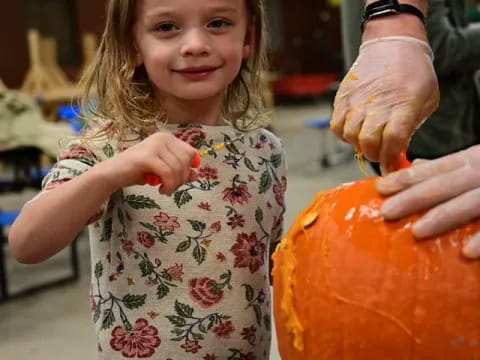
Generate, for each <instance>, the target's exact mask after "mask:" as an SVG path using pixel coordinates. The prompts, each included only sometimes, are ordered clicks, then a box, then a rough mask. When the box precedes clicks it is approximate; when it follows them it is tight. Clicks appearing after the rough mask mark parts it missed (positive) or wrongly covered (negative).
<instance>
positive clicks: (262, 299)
mask: <svg viewBox="0 0 480 360" xmlns="http://www.w3.org/2000/svg"><path fill="white" fill-rule="evenodd" d="M265 297H266V294H265V291H263V289H260V291H259V292H258V296H257V300H258V302H259V303H260V304H263V303H264V302H265Z"/></svg>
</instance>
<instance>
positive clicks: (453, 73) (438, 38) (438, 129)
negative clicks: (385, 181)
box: [409, 0, 480, 158]
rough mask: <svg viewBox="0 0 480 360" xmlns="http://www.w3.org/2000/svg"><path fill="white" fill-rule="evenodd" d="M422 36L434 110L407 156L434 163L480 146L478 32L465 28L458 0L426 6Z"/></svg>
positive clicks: (462, 7) (432, 0)
mask: <svg viewBox="0 0 480 360" xmlns="http://www.w3.org/2000/svg"><path fill="white" fill-rule="evenodd" d="M427 34H428V38H429V41H430V44H431V47H432V50H433V52H434V55H435V60H434V66H435V71H436V73H437V76H438V80H439V84H440V106H439V108H438V110H437V111H436V112H435V113H434V114H433V115H432V116H431V117H430V118H428V120H427V121H426V122H425V123H424V124H423V125H422V126H421V127H420V129H418V131H417V132H416V133H415V135H414V137H413V139H412V142H411V145H410V148H409V154H410V155H413V157H422V158H436V157H439V156H443V155H446V154H449V153H452V152H455V151H457V150H461V149H464V148H466V147H468V146H471V145H473V144H475V143H478V142H479V140H480V136H479V131H478V123H480V112H479V109H480V107H479V98H478V93H477V90H476V87H475V83H474V80H473V77H474V76H473V75H474V73H475V71H476V70H477V69H480V26H479V27H477V26H476V25H474V26H472V25H469V24H468V21H467V17H466V12H465V3H464V0H430V1H429V10H428V16H427Z"/></svg>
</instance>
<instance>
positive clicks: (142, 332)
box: [110, 319, 161, 358]
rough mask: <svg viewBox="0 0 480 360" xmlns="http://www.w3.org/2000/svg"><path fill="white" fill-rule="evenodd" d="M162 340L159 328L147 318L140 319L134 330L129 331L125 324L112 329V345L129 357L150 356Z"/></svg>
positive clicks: (114, 348)
mask: <svg viewBox="0 0 480 360" xmlns="http://www.w3.org/2000/svg"><path fill="white" fill-rule="evenodd" d="M160 343H161V340H160V337H159V336H158V329H157V328H156V327H154V326H152V325H149V324H148V321H147V320H145V319H138V320H137V321H136V322H135V326H134V327H133V330H131V331H127V330H125V328H124V327H123V326H116V327H115V328H114V329H113V330H112V338H111V339H110V346H111V347H112V349H113V350H115V351H121V352H122V355H123V356H124V357H127V358H133V357H139V358H149V357H152V356H153V354H154V353H155V349H156V348H158V347H159V346H160Z"/></svg>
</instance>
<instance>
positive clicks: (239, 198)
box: [223, 184, 252, 205]
mask: <svg viewBox="0 0 480 360" xmlns="http://www.w3.org/2000/svg"><path fill="white" fill-rule="evenodd" d="M251 197H252V195H250V193H249V192H248V187H247V185H244V184H241V185H236V184H234V185H233V186H232V187H227V188H225V190H223V200H224V201H230V204H232V205H235V204H236V203H238V204H239V205H243V203H244V202H245V203H248V199H249V198H251Z"/></svg>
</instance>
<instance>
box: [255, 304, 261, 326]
mask: <svg viewBox="0 0 480 360" xmlns="http://www.w3.org/2000/svg"><path fill="white" fill-rule="evenodd" d="M253 311H254V312H255V317H256V318H257V324H258V325H259V326H261V325H262V308H261V307H260V305H253Z"/></svg>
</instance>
